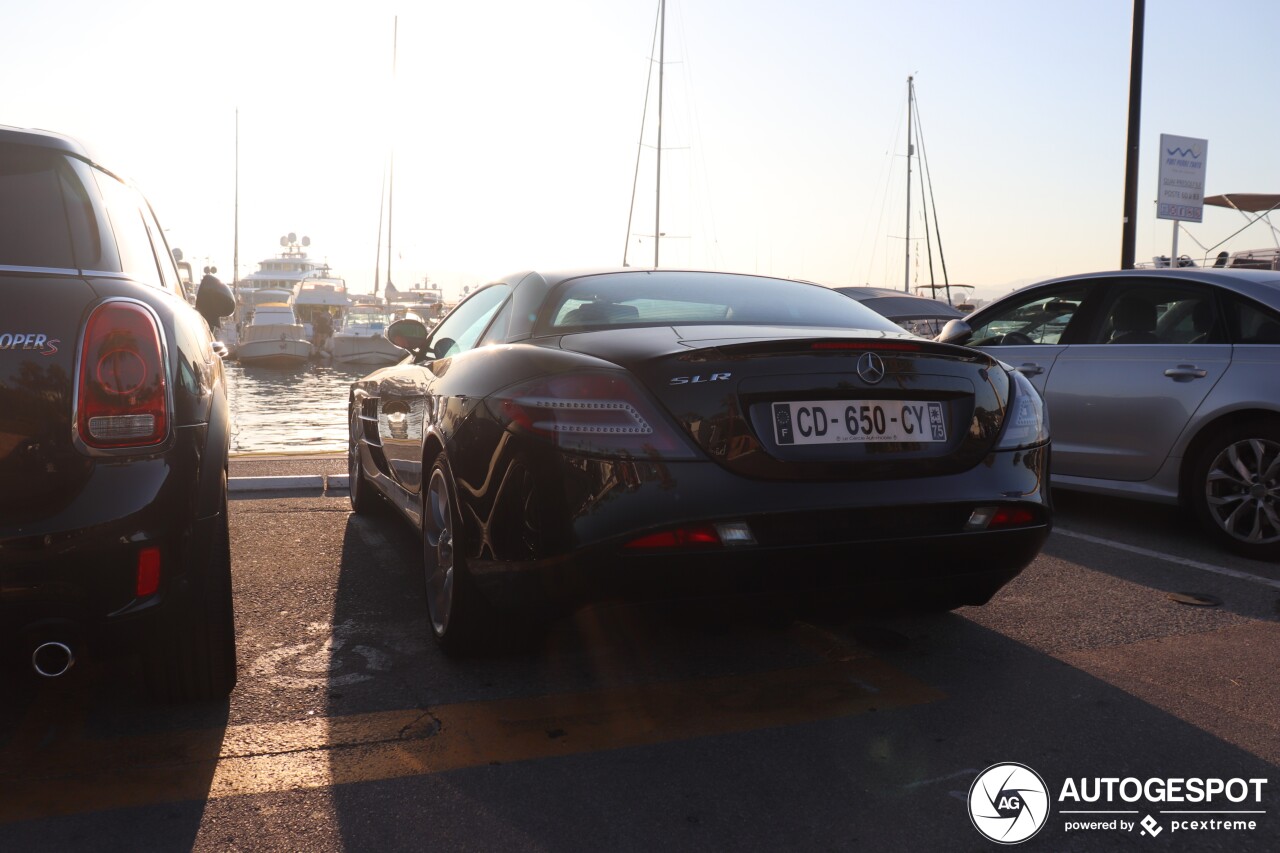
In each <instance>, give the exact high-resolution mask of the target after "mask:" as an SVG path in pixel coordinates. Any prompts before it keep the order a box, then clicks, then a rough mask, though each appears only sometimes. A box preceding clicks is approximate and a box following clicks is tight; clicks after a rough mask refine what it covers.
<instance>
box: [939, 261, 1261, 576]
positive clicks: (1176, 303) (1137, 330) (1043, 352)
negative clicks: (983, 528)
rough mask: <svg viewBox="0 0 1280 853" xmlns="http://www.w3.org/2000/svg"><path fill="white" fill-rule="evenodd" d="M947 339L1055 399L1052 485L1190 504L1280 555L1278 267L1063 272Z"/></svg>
mask: <svg viewBox="0 0 1280 853" xmlns="http://www.w3.org/2000/svg"><path fill="white" fill-rule="evenodd" d="M938 339H939V340H942V341H946V342H949V343H963V344H968V345H969V346H973V347H978V348H981V349H987V350H989V351H990V352H991V353H992V354H994V355H997V356H998V357H999V358H1000V359H1001V360H1002V361H1004V362H1007V363H1008V364H1010V365H1012V366H1014V367H1015V368H1017V369H1018V370H1019V371H1021V372H1022V373H1023V375H1025V376H1026V377H1027V378H1029V379H1030V380H1031V382H1032V384H1034V385H1035V386H1036V388H1037V389H1039V390H1040V392H1041V393H1042V394H1043V395H1044V398H1045V400H1046V402H1047V403H1048V408H1049V415H1050V417H1051V418H1052V421H1053V458H1052V460H1051V463H1050V467H1051V471H1052V473H1051V481H1052V483H1053V485H1054V486H1056V487H1060V488H1064V489H1076V490H1081V491H1087V492H1097V493H1101V494H1107V495H1117V496H1123V497H1130V498H1139V499H1143V500H1150V501H1157V502H1161V503H1182V504H1184V505H1186V506H1188V507H1189V508H1191V509H1192V510H1193V511H1194V512H1195V514H1196V516H1197V517H1198V518H1199V520H1200V521H1201V522H1202V523H1203V524H1204V526H1205V527H1206V528H1207V529H1208V530H1209V531H1210V532H1211V533H1212V534H1213V535H1214V536H1216V537H1217V538H1218V539H1220V540H1221V541H1222V542H1224V543H1225V544H1226V545H1228V546H1229V547H1231V548H1232V549H1233V550H1235V551H1237V552H1239V553H1242V554H1245V555H1247V556H1250V557H1253V558H1255V559H1266V560H1274V559H1276V558H1277V557H1280V506H1278V501H1280V272H1275V271H1265V272H1264V271H1255V270H1209V269H1176V270H1171V269H1165V270H1125V271H1122V272H1105V273H1094V274H1090V275H1078V276H1070V277H1067V278H1060V279H1054V280H1053V281H1047V282H1043V283H1041V284H1035V285H1032V286H1030V287H1026V288H1023V289H1021V290H1019V291H1017V292H1015V293H1012V294H1010V295H1009V296H1006V297H1004V298H1003V299H1000V300H997V301H996V302H993V303H991V304H989V305H986V306H984V307H983V308H982V309H981V310H979V311H976V312H975V313H973V314H972V315H970V316H969V317H968V318H967V319H965V320H953V321H952V322H950V323H948V324H947V327H946V328H945V329H944V330H943V332H942V334H941V335H939V338H938Z"/></svg>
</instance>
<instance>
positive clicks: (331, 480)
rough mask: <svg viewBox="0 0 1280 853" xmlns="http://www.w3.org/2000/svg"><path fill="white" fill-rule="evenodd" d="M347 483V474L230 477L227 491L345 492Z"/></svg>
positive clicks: (242, 492)
mask: <svg viewBox="0 0 1280 853" xmlns="http://www.w3.org/2000/svg"><path fill="white" fill-rule="evenodd" d="M347 485H348V483H347V475H346V474H328V475H325V474H305V475H300V476H275V477H230V478H228V480H227V491H229V492H231V493H232V494H244V493H247V492H328V491H344V492H345V491H346V490H347Z"/></svg>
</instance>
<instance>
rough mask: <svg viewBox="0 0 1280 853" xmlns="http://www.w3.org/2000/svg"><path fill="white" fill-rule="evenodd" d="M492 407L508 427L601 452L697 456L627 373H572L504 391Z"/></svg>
mask: <svg viewBox="0 0 1280 853" xmlns="http://www.w3.org/2000/svg"><path fill="white" fill-rule="evenodd" d="M488 406H489V411H490V412H492V413H493V415H494V417H496V418H498V419H499V420H500V421H501V422H502V423H503V425H504V426H506V427H507V428H509V429H513V430H516V431H519V432H522V433H525V434H531V435H536V436H540V437H542V438H545V439H547V440H549V441H554V442H555V443H556V444H557V445H558V446H559V447H560V448H561V449H563V450H568V451H572V452H575V453H589V454H593V455H598V456H616V457H624V458H631V457H638V458H650V459H652V458H661V459H691V458H695V457H696V456H697V454H696V453H695V452H694V451H693V449H692V448H690V447H689V444H688V442H686V441H685V440H683V439H682V438H681V436H680V434H679V433H678V432H676V430H675V428H674V427H672V426H671V425H670V424H669V423H668V421H667V419H666V418H665V417H664V416H663V415H662V413H661V412H659V411H658V409H657V407H656V406H655V405H654V404H653V403H651V402H650V401H649V399H648V398H647V397H646V396H645V394H644V393H643V392H642V391H641V390H640V389H639V388H638V387H636V385H635V383H634V382H632V381H631V380H630V379H629V378H627V377H626V376H624V375H622V374H619V373H570V374H564V375H561V376H553V377H550V378H547V379H539V380H536V381H534V382H528V383H524V384H521V385H516V386H513V387H511V388H507V389H504V390H502V391H499V392H498V393H497V394H495V395H493V396H492V397H490V398H489V400H488Z"/></svg>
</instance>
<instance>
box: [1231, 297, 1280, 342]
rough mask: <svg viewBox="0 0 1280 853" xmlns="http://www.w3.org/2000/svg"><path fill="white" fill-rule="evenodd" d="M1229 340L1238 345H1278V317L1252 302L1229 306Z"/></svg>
mask: <svg viewBox="0 0 1280 853" xmlns="http://www.w3.org/2000/svg"><path fill="white" fill-rule="evenodd" d="M1230 314H1231V339H1232V340H1233V341H1235V342H1236V343H1238V344H1280V316H1277V315H1276V312H1274V311H1271V310H1269V309H1267V308H1264V307H1263V306H1261V305H1258V304H1256V303H1253V302H1249V301H1246V300H1244V299H1238V300H1236V301H1235V302H1233V303H1232V305H1231V311H1230Z"/></svg>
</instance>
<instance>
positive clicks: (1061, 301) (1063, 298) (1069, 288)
mask: <svg viewBox="0 0 1280 853" xmlns="http://www.w3.org/2000/svg"><path fill="white" fill-rule="evenodd" d="M1090 291H1091V288H1090V285H1089V284H1088V283H1087V282H1078V281H1077V282H1071V283H1068V284H1055V285H1046V286H1044V287H1036V288H1029V289H1027V290H1026V291H1022V292H1020V293H1018V294H1015V295H1013V296H1009V297H1006V298H1005V299H1003V300H1001V301H1000V302H998V303H995V304H994V305H992V306H991V307H990V308H987V309H984V310H983V311H982V312H980V313H979V314H978V315H976V316H975V317H974V318H973V321H972V322H971V324H970V325H971V326H972V327H973V332H972V334H971V335H970V336H969V339H968V343H969V345H970V346H975V347H980V348H981V349H984V350H987V351H988V352H990V353H991V354H992V355H993V356H995V357H996V358H998V359H1000V360H1001V361H1003V362H1005V363H1006V364H1008V365H1010V366H1011V367H1014V368H1016V369H1017V370H1018V371H1019V372H1020V373H1022V374H1023V375H1024V376H1026V377H1027V378H1028V379H1030V380H1031V384H1032V385H1034V386H1035V387H1036V390H1038V391H1039V392H1040V393H1041V394H1044V393H1045V383H1046V381H1047V380H1048V378H1049V374H1050V371H1052V369H1053V366H1054V363H1055V362H1056V361H1057V360H1058V357H1059V356H1060V355H1061V354H1062V353H1063V351H1064V350H1066V348H1067V342H1068V341H1070V340H1071V337H1070V335H1069V334H1068V332H1069V331H1071V330H1073V329H1074V325H1073V324H1074V323H1076V322H1078V321H1077V320H1076V317H1077V314H1079V313H1081V307H1082V306H1083V305H1084V303H1085V300H1086V298H1087V297H1088V296H1089V293H1090ZM1052 417H1053V413H1052V411H1051V412H1050V418H1052ZM1056 426H1057V424H1056V423H1053V428H1055V429H1056ZM1054 439H1055V442H1056V439H1057V436H1056V434H1055V436H1054Z"/></svg>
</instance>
